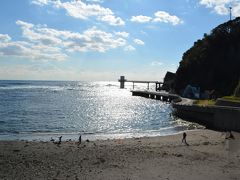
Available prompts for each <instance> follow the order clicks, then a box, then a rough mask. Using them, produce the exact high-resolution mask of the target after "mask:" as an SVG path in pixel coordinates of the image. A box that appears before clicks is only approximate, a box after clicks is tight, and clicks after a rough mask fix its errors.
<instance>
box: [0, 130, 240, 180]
mask: <svg viewBox="0 0 240 180" xmlns="http://www.w3.org/2000/svg"><path fill="white" fill-rule="evenodd" d="M181 140H182V134H177V135H171V136H164V137H145V138H132V139H117V140H104V141H103V140H102V141H100V140H99V141H90V142H86V141H84V137H83V142H82V143H81V144H80V145H78V143H77V142H73V141H69V142H66V141H64V142H62V143H61V144H60V145H57V144H54V143H53V142H50V141H49V142H34V141H32V142H27V141H0V179H81V180H82V179H89V180H90V179H103V180H105V179H109V180H112V179H123V180H130V179H133V180H135V179H142V180H147V179H170V180H177V179H189V180H193V179H194V180H198V179H199V180H200V179H206V180H209V179H210V180H211V179H216V180H227V179H240V155H239V151H238V150H239V149H238V148H231V146H232V145H231V141H232V140H230V142H229V141H228V142H227V143H226V142H225V141H226V140H225V136H224V135H223V134H222V133H220V132H215V131H210V130H197V131H189V132H187V142H188V143H189V146H186V145H184V144H182V143H181ZM226 145H227V147H230V149H229V148H226Z"/></svg>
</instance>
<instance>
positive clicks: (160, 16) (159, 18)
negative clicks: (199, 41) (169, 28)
mask: <svg viewBox="0 0 240 180" xmlns="http://www.w3.org/2000/svg"><path fill="white" fill-rule="evenodd" d="M154 15H155V18H154V19H153V21H154V22H164V23H170V24H172V25H178V24H182V23H183V21H182V20H181V19H180V18H178V17H177V16H175V15H170V14H169V13H167V12H165V11H157V12H156V13H155V14H154Z"/></svg>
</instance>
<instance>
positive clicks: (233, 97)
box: [222, 96, 240, 103]
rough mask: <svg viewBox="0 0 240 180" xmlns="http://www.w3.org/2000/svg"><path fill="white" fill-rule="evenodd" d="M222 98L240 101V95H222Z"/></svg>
mask: <svg viewBox="0 0 240 180" xmlns="http://www.w3.org/2000/svg"><path fill="white" fill-rule="evenodd" d="M222 99H225V100H228V101H233V102H239V103H240V97H236V96H224V97H222Z"/></svg>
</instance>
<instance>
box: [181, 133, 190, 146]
mask: <svg viewBox="0 0 240 180" xmlns="http://www.w3.org/2000/svg"><path fill="white" fill-rule="evenodd" d="M186 138H187V134H186V133H185V132H184V133H183V138H182V143H184V144H185V145H187V146H189V144H188V143H187V140H186Z"/></svg>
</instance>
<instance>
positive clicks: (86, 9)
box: [32, 0, 125, 26]
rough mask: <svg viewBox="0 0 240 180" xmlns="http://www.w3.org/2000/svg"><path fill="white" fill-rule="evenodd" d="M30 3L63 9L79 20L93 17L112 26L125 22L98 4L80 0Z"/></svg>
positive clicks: (34, 1)
mask: <svg viewBox="0 0 240 180" xmlns="http://www.w3.org/2000/svg"><path fill="white" fill-rule="evenodd" d="M32 2H33V4H36V5H40V6H44V5H52V6H53V7H55V8H58V9H64V10H65V11H66V12H67V14H68V15H69V16H71V17H74V18H77V19H81V20H86V19H88V18H90V17H95V18H96V19H97V20H99V21H102V22H106V23H108V24H110V25H113V26H122V25H125V22H124V21H123V20H122V19H121V18H120V17H116V16H115V14H114V13H113V11H112V10H111V9H109V8H105V7H102V6H100V5H99V4H86V3H84V2H83V1H82V0H78V1H76V0H71V1H66V2H62V1H60V0H55V1H53V0H33V1H32ZM91 2H93V1H91Z"/></svg>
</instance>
